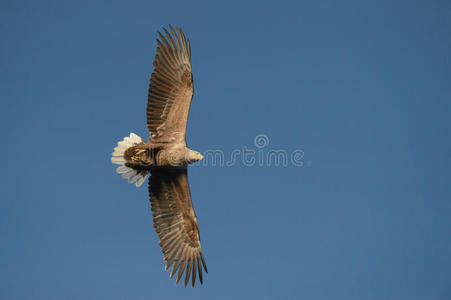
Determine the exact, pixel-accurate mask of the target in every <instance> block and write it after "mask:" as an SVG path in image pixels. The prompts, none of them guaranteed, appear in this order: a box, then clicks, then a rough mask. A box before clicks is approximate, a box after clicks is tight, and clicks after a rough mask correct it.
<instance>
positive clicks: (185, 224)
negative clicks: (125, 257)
mask: <svg viewBox="0 0 451 300" xmlns="http://www.w3.org/2000/svg"><path fill="white" fill-rule="evenodd" d="M169 28H170V32H169V31H168V30H166V29H164V33H165V35H162V34H161V33H159V37H160V39H157V44H158V46H157V54H156V55H155V60H154V62H153V66H154V71H153V73H152V76H151V78H150V84H149V93H148V102H147V129H148V130H149V132H150V137H149V142H148V143H146V142H145V141H144V140H142V139H141V138H140V137H138V136H137V135H136V134H134V133H132V134H130V137H126V138H124V140H123V141H121V142H119V143H118V146H117V147H116V148H115V149H114V150H115V151H114V153H113V156H112V162H113V163H116V164H119V165H121V166H119V167H118V168H117V172H118V173H120V174H122V177H123V178H126V179H128V181H129V182H130V183H135V182H136V186H141V185H142V183H143V182H144V181H145V179H146V178H147V176H148V175H149V173H151V177H150V179H149V194H150V202H151V208H152V211H153V220H154V227H155V230H156V232H157V234H158V236H159V238H160V246H161V250H162V252H163V255H164V260H165V261H166V267H165V268H166V270H167V269H168V268H170V267H171V266H172V269H171V273H170V277H171V278H172V277H173V276H174V275H175V274H176V273H177V276H176V282H177V283H178V282H179V280H180V279H181V277H182V275H183V273H185V280H184V284H185V286H186V285H187V284H188V282H189V280H190V279H191V282H192V286H194V284H195V281H196V276H197V275H199V281H200V282H201V283H202V281H203V276H202V268H203V269H204V270H205V272H207V267H206V265H205V261H204V257H203V254H202V250H201V245H200V237H199V229H198V224H197V218H196V214H195V213H194V209H193V205H192V202H191V194H190V188H189V184H188V174H187V165H188V164H190V163H193V162H196V161H198V160H201V159H202V158H203V157H202V155H201V154H200V153H199V152H197V151H193V150H191V149H189V148H188V147H187V145H186V141H185V138H186V124H187V121H188V113H189V108H190V105H191V99H192V96H193V77H192V73H191V47H190V43H189V40H188V39H187V38H186V37H185V35H184V34H183V32H182V30H181V29H180V28H176V30H174V28H172V26H169Z"/></svg>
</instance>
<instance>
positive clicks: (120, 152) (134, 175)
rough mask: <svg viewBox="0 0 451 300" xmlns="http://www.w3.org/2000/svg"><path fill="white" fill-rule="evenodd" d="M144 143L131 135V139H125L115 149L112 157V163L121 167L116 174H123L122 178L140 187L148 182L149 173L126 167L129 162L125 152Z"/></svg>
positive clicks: (134, 135)
mask: <svg viewBox="0 0 451 300" xmlns="http://www.w3.org/2000/svg"><path fill="white" fill-rule="evenodd" d="M141 142H143V140H142V139H141V138H140V137H139V136H137V135H136V134H134V133H130V137H128V136H127V137H125V138H124V140H122V141H120V142H118V143H117V147H116V148H114V152H113V155H112V156H111V162H112V163H114V164H118V165H120V166H119V167H118V168H117V169H116V172H117V173H119V174H122V178H124V179H128V183H135V182H136V186H137V187H140V186H141V185H142V184H143V183H144V181H145V180H146V178H147V176H148V175H149V172H143V171H138V170H135V169H132V168H129V167H127V166H125V163H126V162H127V161H126V160H125V159H124V152H125V150H127V149H128V148H130V147H133V146H135V145H136V144H139V143H141Z"/></svg>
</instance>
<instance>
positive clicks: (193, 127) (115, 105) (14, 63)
mask: <svg viewBox="0 0 451 300" xmlns="http://www.w3.org/2000/svg"><path fill="white" fill-rule="evenodd" d="M169 23H170V24H173V25H178V26H181V27H182V28H183V30H184V31H185V33H186V35H187V36H188V37H189V38H190V40H191V46H192V64H193V75H194V82H195V96H194V99H193V104H192V106H191V113H190V119H189V125H188V144H189V146H190V147H191V148H193V149H195V150H198V151H200V152H202V153H205V152H207V151H208V150H221V151H223V153H224V155H225V157H226V158H227V157H228V156H230V154H231V153H232V151H234V150H237V149H238V150H240V149H244V148H243V147H246V149H251V150H252V149H254V150H258V151H261V152H264V154H265V153H268V152H269V151H272V150H282V151H285V153H287V154H291V153H293V152H294V151H296V150H300V151H302V152H299V153H303V156H302V157H301V162H302V166H297V165H295V164H293V163H292V162H291V161H290V162H289V163H288V164H287V166H285V167H284V166H279V167H277V166H275V165H271V166H268V164H267V162H266V163H263V165H260V164H258V163H255V164H253V165H249V164H247V163H243V161H242V159H241V161H240V159H239V158H238V160H237V161H236V162H235V163H234V164H232V165H230V166H222V167H221V166H218V165H216V166H213V164H209V165H207V166H202V165H200V166H192V167H191V168H190V170H189V175H190V184H191V193H192V197H193V202H194V207H195V210H196V213H197V216H198V219H199V226H200V233H201V239H202V247H203V252H204V254H205V258H206V262H207V266H208V268H209V271H210V272H209V274H208V275H207V276H205V278H204V285H203V286H196V288H195V289H192V288H186V289H185V288H183V286H181V285H178V286H176V285H175V281H174V280H169V279H168V277H169V273H168V272H164V269H163V260H162V254H161V252H160V248H159V246H158V240H157V235H156V234H155V232H154V229H153V224H152V217H151V212H150V205H149V201H148V195H147V188H146V185H144V186H143V187H141V188H136V187H134V186H132V185H129V184H127V183H126V182H125V181H124V180H123V179H121V178H120V176H118V175H117V174H115V166H113V165H112V164H111V162H110V155H111V152H112V150H113V147H114V146H115V145H116V143H117V141H119V140H121V139H122V138H123V137H124V136H126V135H128V134H129V133H130V132H135V133H137V134H138V135H140V136H141V137H144V138H147V136H148V135H147V132H146V127H145V107H146V101H147V85H148V80H149V76H150V73H151V72H152V61H153V58H154V55H155V47H156V42H155V38H156V37H157V31H158V30H160V29H161V28H162V27H163V26H166V25H167V24H169ZM0 32H1V47H0V99H1V101H0V122H1V126H0V134H1V139H2V142H1V144H0V154H1V157H2V158H3V162H2V167H1V169H2V172H1V173H0V199H1V201H0V245H1V246H0V298H1V299H46V300H51V299H83V300H87V299H177V298H180V297H184V298H183V299H309V300H311V299H325V300H330V299H347V300H349V299H350V300H353V299H356V300H357V299H358V300H362V299H396V300H398V299H409V300H412V299H427V300H431V299H451V188H450V182H451V121H450V112H451V3H450V2H449V1H297V2H296V4H293V3H288V2H283V1H271V2H262V1H258V2H253V3H252V2H246V3H245V2H244V1H239V2H238V1H237V2H230V1H222V2H219V1H218V2H216V3H214V4H213V1H209V2H207V1H205V2H196V1H82V0H80V1H71V2H69V1H2V2H1V4H0ZM260 134H263V135H265V137H267V140H264V141H263V142H268V143H269V144H266V145H264V146H265V147H262V148H257V146H256V145H255V144H254V138H255V137H256V136H257V135H260Z"/></svg>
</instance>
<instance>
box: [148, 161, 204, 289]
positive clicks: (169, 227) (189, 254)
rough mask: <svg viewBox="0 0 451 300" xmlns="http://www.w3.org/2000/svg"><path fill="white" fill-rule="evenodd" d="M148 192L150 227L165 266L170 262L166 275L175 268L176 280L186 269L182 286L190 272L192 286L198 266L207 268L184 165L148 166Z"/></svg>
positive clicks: (177, 280)
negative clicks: (150, 167)
mask: <svg viewBox="0 0 451 300" xmlns="http://www.w3.org/2000/svg"><path fill="white" fill-rule="evenodd" d="M149 194H150V203H151V206H152V211H153V221H154V227H155V230H156V232H157V234H158V236H159V238H160V246H161V250H162V251H163V255H164V260H165V261H166V266H165V269H166V270H167V269H169V268H170V267H171V265H172V270H171V274H170V278H172V276H174V274H175V273H176V272H177V269H178V275H177V279H176V283H178V282H179V280H180V278H181V277H182V275H183V272H184V271H185V269H186V271H185V286H186V285H187V284H188V282H189V280H190V273H192V285H193V287H194V283H195V281H196V275H197V272H198V273H199V280H200V283H202V266H203V268H204V269H205V272H207V273H208V271H207V266H206V265H205V261H204V257H203V255H202V249H201V246H200V237H199V229H198V227H197V218H196V214H195V212H194V209H193V204H192V202H191V194H190V189H189V185H188V175H187V170H186V168H184V169H176V170H172V169H160V170H152V176H151V177H150V179H149ZM201 264H202V266H201Z"/></svg>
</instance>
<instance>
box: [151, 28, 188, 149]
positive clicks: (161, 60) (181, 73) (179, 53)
mask: <svg viewBox="0 0 451 300" xmlns="http://www.w3.org/2000/svg"><path fill="white" fill-rule="evenodd" d="M169 27H170V30H171V33H172V35H171V33H169V32H168V31H167V30H166V29H165V28H164V32H165V34H166V36H163V35H162V34H161V33H158V34H159V35H160V39H161V40H159V39H157V43H158V47H157V54H156V55H155V60H154V62H153V65H154V71H153V73H152V76H151V77H150V84H149V94H148V101H147V129H148V130H149V132H150V138H151V139H152V140H153V141H161V142H174V141H176V142H184V141H185V136H186V123H187V121H188V113H189V108H190V105H191V99H192V97H193V76H192V73H191V47H190V44H189V40H187V39H186V38H185V35H184V34H183V32H182V30H181V29H180V28H178V27H177V32H176V30H174V28H172V26H169Z"/></svg>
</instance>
